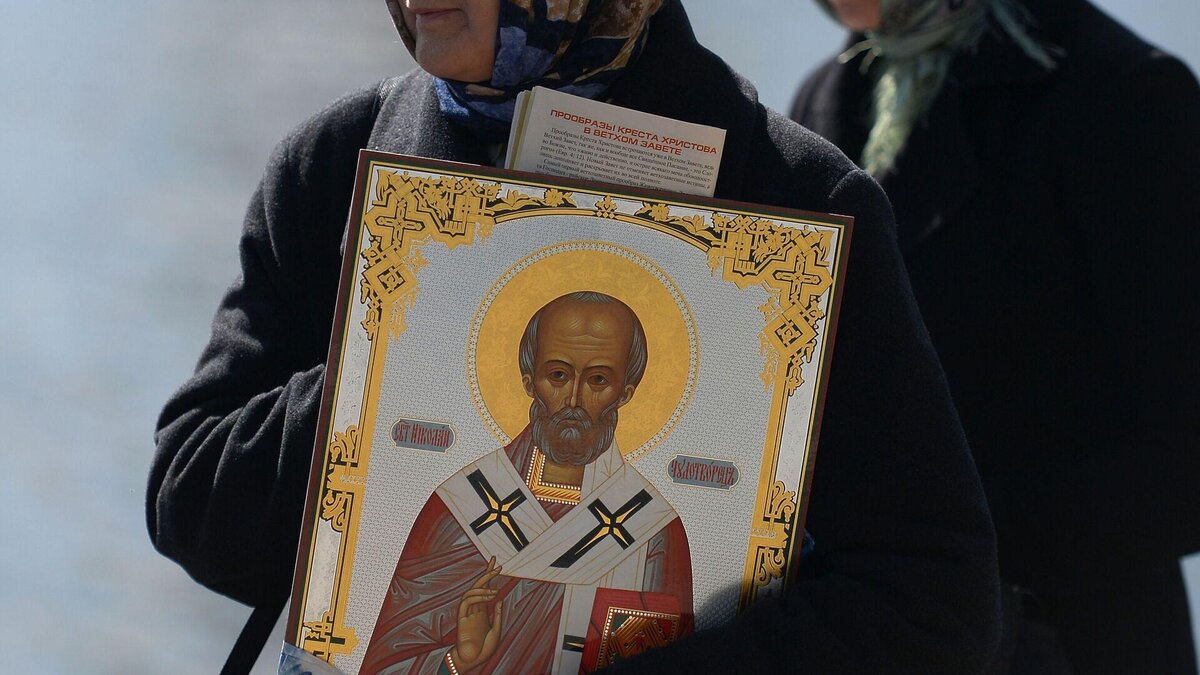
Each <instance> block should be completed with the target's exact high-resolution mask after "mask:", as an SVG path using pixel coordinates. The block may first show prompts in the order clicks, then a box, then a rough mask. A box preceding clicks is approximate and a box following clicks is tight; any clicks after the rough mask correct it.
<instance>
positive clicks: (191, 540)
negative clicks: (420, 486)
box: [147, 3, 999, 673]
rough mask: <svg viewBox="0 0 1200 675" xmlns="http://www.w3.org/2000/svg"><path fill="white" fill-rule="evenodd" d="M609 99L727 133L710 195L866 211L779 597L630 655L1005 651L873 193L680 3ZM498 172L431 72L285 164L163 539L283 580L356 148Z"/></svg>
mask: <svg viewBox="0 0 1200 675" xmlns="http://www.w3.org/2000/svg"><path fill="white" fill-rule="evenodd" d="M610 95H611V97H612V99H613V100H614V102H616V103H618V104H620V105H624V106H626V107H631V108H635V109H638V110H643V111H646V112H650V113H656V114H660V115H667V116H670V117H675V118H681V119H685V120H688V121H691V122H698V123H701V124H708V125H713V126H717V127H720V128H723V129H726V130H728V137H727V142H726V149H725V154H724V157H723V160H722V164H721V170H720V179H719V182H718V185H717V196H718V197H725V198H732V199H740V200H745V201H749V202H757V203H761V204H772V205H780V206H788V207H803V208H806V209H812V210H820V211H829V212H837V213H843V214H849V215H853V216H855V217H856V218H857V220H856V222H855V229H854V236H853V244H852V247H851V258H850V262H849V265H848V268H847V278H846V281H845V294H844V298H843V301H842V312H841V321H840V326H839V330H838V336H837V344H836V349H835V355H834V358H833V362H832V366H831V370H830V382H829V386H828V393H827V398H826V413H825V417H824V423H823V427H822V430H821V439H820V449H819V452H818V455H817V465H816V469H815V480H814V487H813V493H812V500H811V507H810V511H809V516H808V529H809V531H810V532H811V533H812V534H813V536H814V537H815V539H816V541H817V551H818V552H817V553H815V554H813V555H811V556H809V557H806V559H805V562H804V564H803V565H802V575H803V578H802V580H801V581H800V582H799V583H798V584H797V585H796V586H795V587H794V589H793V590H792V591H791V592H789V593H788V594H787V595H786V596H784V597H782V598H778V599H775V600H770V601H764V602H761V603H759V604H758V605H757V606H755V607H754V608H753V609H752V610H751V611H749V612H748V613H747V614H746V615H744V616H742V617H741V618H740V620H738V621H736V622H735V623H733V624H732V625H730V626H727V627H725V628H721V629H717V630H711V631H707V632H705V633H703V634H701V635H697V636H695V637H693V638H690V639H687V640H684V641H683V642H681V643H678V644H676V645H672V646H670V647H667V648H664V649H662V650H657V651H654V652H651V653H649V654H647V655H645V656H643V657H640V658H639V659H638V660H636V661H634V662H632V664H629V665H627V667H631V668H633V669H639V670H640V669H641V668H645V669H647V670H648V671H649V670H653V671H654V672H735V671H736V672H763V673H765V672H811V673H825V672H882V671H889V672H922V673H930V672H947V673H949V672H965V671H970V670H971V669H973V668H974V667H975V666H977V665H979V664H981V663H982V662H983V661H984V660H985V659H986V658H987V656H988V654H989V652H990V650H991V649H992V648H993V645H994V641H995V639H996V635H997V631H996V622H995V614H996V607H997V591H998V586H999V582H998V577H997V575H996V567H995V566H996V560H995V543H994V535H993V532H992V527H991V524H990V518H989V516H988V513H987V509H986V502H985V500H984V497H983V492H982V489H981V487H980V485H979V482H978V477H977V475H976V472H975V468H974V466H973V464H972V462H971V458H970V453H969V451H968V449H967V445H966V441H965V438H964V436H963V434H962V429H961V426H960V424H959V422H958V419H957V417H956V415H955V412H954V409H953V406H952V405H951V403H950V395H949V391H948V389H947V386H946V383H945V380H944V376H943V374H942V371H941V368H940V367H939V365H938V362H937V358H936V355H935V354H934V351H933V348H932V346H931V345H930V343H929V339H928V335H927V334H926V331H925V328H924V326H923V325H922V324H921V321H920V318H919V316H918V314H917V309H916V304H915V302H914V300H913V297H912V293H911V290H910V289H909V286H908V282H907V281H906V280H905V277H904V270H903V266H902V263H901V258H900V254H899V251H898V249H897V247H896V241H895V229H894V225H893V221H892V214H891V211H890V209H889V206H888V203H887V200H886V198H885V197H884V196H883V193H882V192H881V191H880V189H879V187H878V185H877V184H876V183H875V182H874V181H872V180H871V179H870V178H869V177H868V176H867V175H866V174H865V173H863V172H861V171H858V170H857V169H856V168H855V167H854V166H853V165H852V164H851V163H850V162H849V161H848V160H847V159H846V158H845V157H844V156H843V155H842V154H841V153H840V152H838V151H837V150H836V149H835V148H833V146H831V145H829V144H828V143H826V142H825V141H824V140H822V139H820V138H818V137H817V136H816V135H814V134H811V133H809V132H807V131H805V130H803V129H802V128H801V127H800V126H799V125H796V124H794V123H792V122H791V121H789V120H787V119H785V118H784V117H782V116H780V115H778V114H776V113H774V112H771V111H768V110H766V109H765V108H764V107H763V106H762V105H760V104H759V103H758V100H757V95H756V93H755V91H754V88H753V87H752V86H751V85H750V84H749V83H748V82H747V81H746V80H744V79H742V78H741V77H739V76H737V75H735V74H734V73H733V72H732V71H730V69H729V67H728V66H726V65H725V64H724V63H723V62H722V61H721V60H720V59H718V58H717V57H716V56H714V55H712V54H711V53H709V52H708V51H706V50H705V49H703V48H702V47H701V46H700V45H699V44H697V43H696V41H695V38H694V36H693V35H692V32H691V28H690V26H689V25H688V22H687V18H686V16H685V15H684V13H683V10H682V8H681V7H680V6H679V5H678V3H668V5H667V7H666V8H665V9H663V10H662V11H661V12H660V13H659V15H658V16H657V17H656V18H655V19H654V21H653V25H652V29H651V36H650V40H649V43H648V45H647V47H646V50H645V52H644V54H643V55H642V57H641V59H640V60H639V61H638V62H637V64H636V65H635V66H634V67H633V68H632V69H631V70H630V71H629V72H628V73H626V75H625V76H624V77H623V79H622V80H620V81H619V82H618V83H616V84H615V85H614V86H613V88H612V89H611V90H610ZM366 146H371V147H374V148H378V149H383V150H390V151H397V152H405V153H408V154H414V155H422V156H426V157H432V158H440V159H450V160H457V161H466V162H476V163H482V162H485V161H486V157H487V153H486V148H485V147H484V146H482V145H481V144H480V142H479V141H478V140H477V139H476V138H475V137H474V136H473V135H471V134H470V133H468V132H467V131H465V130H464V129H462V128H459V127H456V126H454V125H452V124H451V123H449V122H448V121H447V120H446V119H445V118H444V117H443V116H442V115H441V113H440V112H439V111H438V106H437V100H436V97H435V94H434V90H433V88H432V80H431V78H430V77H429V76H428V75H426V74H424V73H422V72H419V71H418V72H415V73H410V74H409V75H406V76H404V77H400V78H395V79H393V80H389V81H386V82H385V83H383V85H382V86H380V87H373V88H371V89H368V90H364V91H361V92H358V93H355V94H351V95H349V96H347V97H346V98H343V99H342V100H340V101H338V102H336V103H334V104H333V105H332V106H331V107H330V108H328V109H327V110H325V111H323V112H321V113H319V114H318V115H317V116H316V117H314V118H313V119H312V120H310V121H309V122H307V123H305V124H304V125H303V126H301V127H300V128H299V129H297V130H296V131H295V132H294V133H293V134H292V135H291V136H289V137H288V138H287V139H286V140H285V141H284V142H283V143H282V144H281V145H280V146H279V148H278V149H277V151H276V152H275V154H274V156H273V157H272V158H271V161H270V165H269V167H268V168H267V172H266V175H265V177H264V178H263V181H262V184H261V186H260V188H259V190H258V192H257V193H256V194H255V196H254V199H253V201H252V203H251V205H250V209H249V212H248V214H247V216H246V222H245V229H244V234H243V237H242V244H241V260H242V277H241V278H240V279H239V280H238V281H237V282H236V283H235V284H234V285H233V286H232V287H231V289H230V290H229V292H228V294H227V296H226V297H225V299H224V301H223V302H222V304H221V307H220V309H219V310H218V312H217V315H216V318H215V319H214V323H213V334H212V339H211V342H210V343H209V345H208V347H207V348H206V349H205V351H204V354H203V356H202V357H201V359H200V363H199V365H198V367H197V370H196V374H195V375H194V376H193V378H192V379H191V380H190V381H188V382H187V383H186V384H185V385H184V386H183V388H182V389H181V390H180V391H179V392H177V393H176V394H175V395H174V397H173V398H172V399H171V401H170V402H169V403H168V404H167V406H166V408H165V409H164V411H163V413H162V417H161V419H160V420H159V431H158V434H157V436H156V438H157V443H158V450H157V454H156V456H155V459H154V464H153V467H152V470H151V475H150V485H149V493H148V504H147V509H148V521H149V528H150V532H151V536H152V538H153V540H154V543H155V545H156V546H157V547H158V548H159V549H160V550H161V551H163V552H164V553H165V554H167V555H169V556H171V557H173V558H174V559H176V560H177V561H179V562H180V563H181V564H182V565H183V566H184V567H185V568H186V569H187V570H188V572H189V573H191V574H192V575H193V576H194V577H195V578H196V579H198V580H199V581H201V582H202V583H204V584H206V585H207V586H209V587H211V588H213V589H215V590H217V591H219V592H221V593H224V594H226V595H229V596H231V597H233V598H236V599H238V600H241V601H244V602H248V603H256V604H261V603H268V602H272V601H278V600H279V599H281V598H283V597H285V596H286V595H287V593H288V590H289V582H290V580H291V572H292V568H293V559H294V555H295V551H296V543H297V537H298V530H299V527H300V521H301V510H302V506H303V502H304V495H305V485H306V482H307V475H308V469H309V463H310V459H311V457H312V447H313V436H314V433H315V432H314V427H315V421H316V417H317V409H318V406H319V399H320V391H321V390H320V385H321V381H322V375H323V372H324V361H325V355H326V349H327V347H328V344H329V337H330V330H331V321H332V312H333V308H334V301H335V295H336V292H337V282H338V276H339V263H340V257H339V253H338V249H339V244H340V243H341V241H342V237H343V231H344V226H345V221H346V213H347V211H348V208H349V201H350V196H351V187H352V185H353V182H354V173H355V166H356V153H357V151H358V149H359V148H361V147H366Z"/></svg>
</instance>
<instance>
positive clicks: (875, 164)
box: [817, 0, 1055, 176]
mask: <svg viewBox="0 0 1200 675" xmlns="http://www.w3.org/2000/svg"><path fill="white" fill-rule="evenodd" d="M817 1H818V2H819V3H820V4H821V6H822V7H824V8H825V10H826V11H828V12H829V13H830V14H831V15H833V16H834V18H835V19H836V18H837V14H836V12H835V11H834V10H833V8H832V7H831V6H830V5H829V1H828V0H817ZM880 12H881V17H880V24H879V29H878V30H877V31H875V32H873V33H869V34H868V35H867V37H866V39H865V40H863V41H861V42H859V43H858V44H856V45H854V46H853V47H851V48H850V49H849V50H847V51H846V52H845V53H844V54H842V56H841V60H842V61H843V62H846V61H849V60H851V59H853V58H854V57H856V56H858V55H859V54H862V53H863V52H866V53H867V56H866V57H865V58H864V59H863V62H862V67H863V70H864V72H865V71H866V70H867V69H869V68H870V67H871V66H872V64H873V63H874V62H875V61H876V59H879V61H880V63H881V64H882V70H881V71H880V72H879V74H878V80H877V81H876V82H875V87H874V89H873V91H872V101H871V131H870V134H869V135H868V136H867V144H866V146H865V147H864V148H863V153H862V159H861V160H860V161H859V164H860V165H861V166H862V167H863V168H864V169H866V170H867V171H868V172H869V173H871V174H872V175H875V176H879V175H880V174H882V173H883V172H885V171H887V170H888V169H889V168H891V167H892V165H893V164H894V163H895V161H896V157H897V155H899V154H900V150H901V149H903V147H904V143H905V141H907V140H908V136H909V134H911V133H912V130H913V127H914V126H915V125H916V123H917V121H918V120H919V119H920V118H921V116H922V115H924V114H925V112H926V111H928V109H929V106H930V104H931V103H933V100H934V99H935V98H937V95H938V94H939V93H940V92H941V90H942V86H943V85H944V84H945V83H946V74H947V73H948V72H949V71H950V63H951V62H952V61H953V59H954V55H955V54H957V53H958V52H960V51H963V50H968V49H974V48H975V47H976V46H977V45H978V44H979V40H980V38H981V37H983V34H984V32H985V31H986V30H987V27H988V18H989V16H990V17H991V18H992V19H994V20H995V22H996V24H997V25H999V27H1000V28H1001V29H1002V30H1003V31H1004V33H1005V34H1006V35H1007V36H1008V38H1009V39H1011V40H1012V41H1013V42H1015V43H1016V44H1017V45H1019V46H1020V47H1021V49H1022V51H1024V53H1025V55H1026V56H1028V57H1029V58H1031V59H1033V60H1034V61H1036V62H1037V63H1039V64H1040V65H1041V66H1042V67H1044V68H1046V69H1051V68H1053V67H1054V65H1055V62H1054V58H1053V56H1051V53H1050V48H1048V47H1047V46H1045V45H1042V44H1041V43H1039V42H1037V41H1036V40H1034V39H1033V38H1032V37H1030V35H1029V32H1028V28H1029V27H1030V26H1032V25H1033V18H1032V17H1031V16H1030V15H1029V13H1028V11H1026V10H1025V8H1024V7H1022V6H1020V5H1019V4H1017V3H1016V1H1015V0H881V2H880Z"/></svg>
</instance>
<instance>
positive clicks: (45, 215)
mask: <svg viewBox="0 0 1200 675" xmlns="http://www.w3.org/2000/svg"><path fill="white" fill-rule="evenodd" d="M1101 4H1102V5H1103V6H1105V7H1107V8H1108V9H1109V10H1110V11H1112V12H1114V13H1115V14H1117V15H1118V16H1119V17H1121V18H1122V19H1124V20H1125V21H1126V22H1127V23H1129V24H1130V25H1132V26H1133V27H1134V28H1135V29H1137V30H1138V31H1140V32H1141V33H1142V34H1144V35H1146V36H1147V37H1149V38H1151V39H1153V40H1155V41H1157V42H1158V43H1160V44H1162V45H1163V46H1165V47H1166V48H1167V49H1169V50H1171V51H1173V52H1175V53H1177V54H1179V55H1181V56H1182V57H1183V58H1184V59H1185V60H1186V61H1187V62H1188V63H1189V64H1190V65H1191V66H1192V68H1193V69H1195V68H1196V67H1197V65H1198V64H1200V43H1198V42H1197V41H1196V40H1195V34H1196V31H1197V29H1198V28H1200V3H1198V2H1197V1H1196V0H1102V2H1101ZM688 5H689V7H690V11H691V14H692V18H693V21H694V23H695V24H696V29H697V32H698V33H699V34H700V37H701V39H702V41H704V42H705V43H706V44H708V45H709V46H710V47H711V48H713V49H714V51H716V52H718V53H719V54H722V55H723V56H725V57H726V59H727V60H729V61H730V62H731V63H732V64H733V65H734V66H735V67H736V68H737V69H738V70H740V71H742V72H743V73H745V74H746V75H748V76H749V77H750V78H751V79H753V80H754V81H755V82H756V83H757V84H758V86H759V88H760V91H761V94H762V98H763V100H764V101H765V102H766V103H767V104H768V105H771V106H774V107H777V108H785V109H786V107H787V104H788V102H789V101H790V98H791V93H792V91H793V90H794V88H795V86H796V85H797V83H798V82H799V81H800V79H801V77H802V76H803V75H804V73H805V72H806V71H807V70H808V69H809V68H810V67H811V66H812V65H813V64H814V63H815V62H816V60H817V59H819V58H821V57H823V56H825V55H826V54H829V53H831V52H832V51H833V50H835V49H836V48H837V47H838V45H840V43H841V40H842V37H841V33H840V31H839V30H838V29H837V28H836V27H834V26H833V25H832V24H831V23H830V22H829V21H828V20H827V19H826V18H825V17H824V16H823V15H821V14H820V13H819V12H817V11H816V10H815V9H814V6H813V5H811V4H810V3H809V2H806V1H803V0H774V1H772V2H768V1H766V0H754V1H747V0H739V1H738V2H721V1H718V0H690V1H689V2H688ZM410 63H411V62H410V61H409V59H408V56H407V54H406V53H405V52H404V50H403V48H402V47H401V46H400V44H399V43H398V41H397V40H396V38H395V37H394V34H393V32H392V28H391V24H390V21H389V19H388V17H387V12H386V10H385V9H384V4H383V2H382V0H253V1H252V2H247V1H246V0H238V1H235V0H192V1H191V2H183V1H181V0H154V1H151V0H120V1H119V2H100V1H98V0H60V1H58V2H49V1H39V0H0V237H2V238H0V459H2V460H3V471H2V472H0V475H2V476H3V477H2V478H0V635H3V636H4V640H5V645H4V649H3V656H0V663H3V666H0V669H2V670H4V671H5V672H14V673H16V672H19V673H83V672H86V673H114V674H115V673H120V674H123V675H127V674H131V673H134V674H136V673H197V674H201V673H215V672H217V670H218V669H219V667H220V664H221V662H222V661H223V659H224V656H225V653H226V651H227V650H228V648H229V646H230V645H231V644H232V642H233V639H234V636H235V635H236V634H237V632H238V630H239V629H240V627H241V623H242V621H243V620H244V618H245V617H246V615H247V610H246V609H245V608H243V607H241V606H239V605H237V604H236V603H234V602H232V601H229V600H226V599H223V598H221V597H219V596H216V595H214V594H211V593H209V592H207V591H205V590H203V589H202V588H200V587H199V586H197V585H195V584H194V583H193V582H191V581H190V580H189V579H188V578H187V576H186V575H185V574H184V573H183V572H182V571H181V570H180V569H179V568H177V567H176V566H175V565H174V564H172V563H170V562H168V561H166V560H165V559H162V558H160V557H159V556H158V555H157V554H156V553H155V552H154V551H153V550H152V549H151V547H150V544H149V541H148V538H147V535H146V533H145V526H144V524H143V515H142V500H143V491H144V487H145V486H144V481H145V475H146V470H147V466H148V464H149V461H150V456H151V453H152V450H153V446H152V441H151V432H152V430H153V426H154V418H155V416H156V414H157V412H158V408H159V406H160V405H161V404H162V402H163V401H164V400H165V399H166V398H167V396H168V395H169V393H170V392H171V390H172V389H173V388H174V387H176V386H177V385H178V384H179V383H180V382H182V381H183V379H184V378H186V377H187V375H188V374H189V372H190V370H191V367H192V365H193V363H194V360H195V358H196V356H197V355H198V354H199V351H200V348H201V346H202V345H203V343H204V341H205V339H206V337H207V330H208V321H209V318H210V316H211V314H212V311H213V309H214V307H215V306H216V303H217V300H218V298H219V297H220V295H221V293H222V291H223V290H224V288H225V286H226V285H227V284H228V283H229V282H230V281H231V280H232V279H233V277H234V275H235V274H236V252H235V251H236V249H235V247H236V242H237V237H238V230H239V227H240V222H241V216H242V210H243V209H244V208H245V204H246V202H247V200H248V199H249V196H250V193H251V191H252V190H253V188H254V184H255V182H256V181H257V179H258V176H259V175H260V173H261V171H262V166H263V163H264V161H265V159H266V157H267V153H268V152H269V150H270V148H271V146H272V145H273V144H274V143H275V142H276V141H277V140H278V139H279V138H280V137H282V136H283V135H284V134H285V133H286V131H287V130H288V129H289V128H290V127H292V126H294V125H295V124H297V123H298V122H300V121H301V120H303V119H304V118H305V117H306V116H308V115H309V114H310V113H311V112H313V111H315V110H317V109H319V108H320V107H322V106H323V105H324V104H325V103H326V102H327V101H329V100H331V99H333V98H334V97H336V96H338V95H339V94H341V93H342V92H344V91H346V90H349V89H351V88H353V87H357V86H359V85H363V84H368V83H371V82H373V81H375V80H377V79H379V78H381V77H384V76H387V75H390V74H394V73H398V72H401V71H404V70H406V69H408V68H409V66H410ZM273 660H274V654H273V653H272V654H269V655H268V656H267V657H266V658H264V659H262V660H261V661H260V669H259V671H256V672H264V673H265V672H270V671H271V670H272V669H271V666H270V665H269V664H270V663H271V662H272V661H273Z"/></svg>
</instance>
